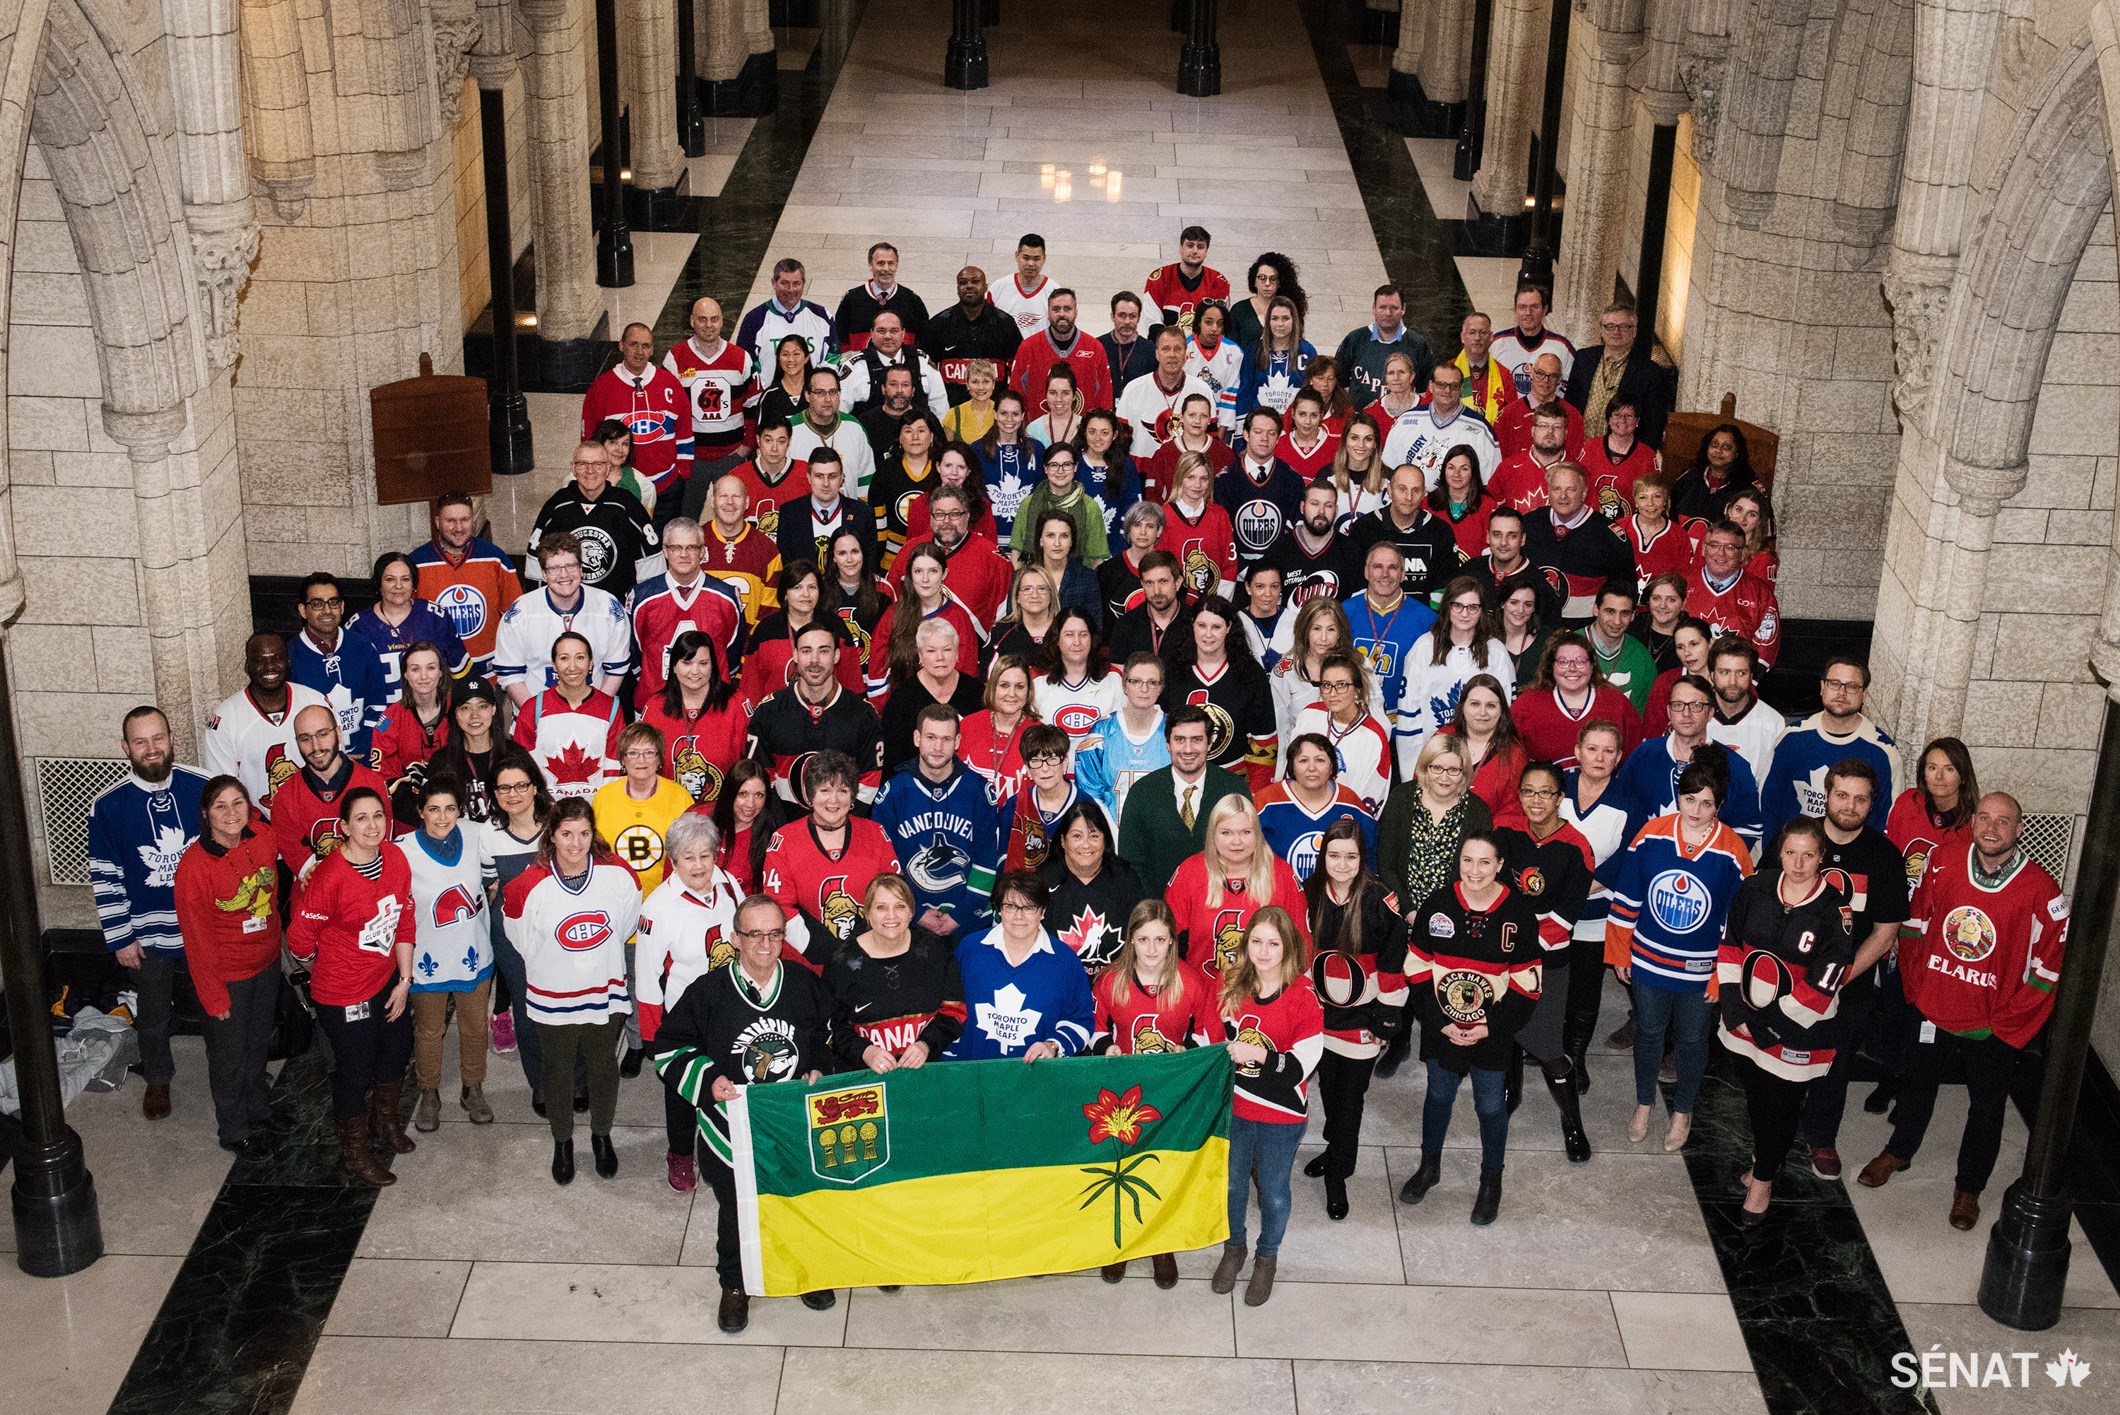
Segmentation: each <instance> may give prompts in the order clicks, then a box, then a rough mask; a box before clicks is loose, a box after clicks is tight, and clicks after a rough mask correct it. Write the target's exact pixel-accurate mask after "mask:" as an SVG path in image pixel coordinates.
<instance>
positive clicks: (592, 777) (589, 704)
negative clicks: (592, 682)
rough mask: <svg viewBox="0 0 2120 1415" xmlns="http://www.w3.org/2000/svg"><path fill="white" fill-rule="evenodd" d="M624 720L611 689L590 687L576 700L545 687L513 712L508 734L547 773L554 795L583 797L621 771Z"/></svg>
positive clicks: (591, 793) (587, 796) (557, 796)
mask: <svg viewBox="0 0 2120 1415" xmlns="http://www.w3.org/2000/svg"><path fill="white" fill-rule="evenodd" d="M625 725H626V715H625V714H624V713H623V712H621V711H620V710H619V706H618V701H617V699H615V698H613V697H612V696H611V695H610V694H609V693H604V692H599V691H598V690H597V689H595V688H591V689H590V690H589V695H588V696H587V697H585V698H583V699H582V700H581V702H580V703H579V704H574V703H569V702H568V701H567V700H566V699H565V698H563V697H561V696H560V692H559V689H557V688H547V689H545V691H543V692H542V693H539V694H538V695H537V696H536V697H534V698H532V699H531V700H530V701H529V702H527V703H524V704H523V706H522V708H521V710H520V711H518V712H517V713H516V715H515V731H514V733H513V734H512V735H513V737H514V738H515V744H516V745H517V746H519V747H521V748H523V749H524V750H526V751H528V752H529V753H530V755H531V757H533V758H534V759H535V760H536V762H537V765H538V770H540V771H542V772H543V773H544V774H545V785H546V787H547V788H548V789H549V790H550V791H551V792H552V799H553V800H555V801H564V800H567V799H569V798H570V797H576V796H579V797H582V798H583V799H587V798H589V797H592V796H594V795H595V794H596V793H597V790H598V789H599V788H600V787H602V786H603V784H604V783H605V782H606V781H609V780H611V779H612V778H613V777H615V776H617V775H618V774H619V766H618V733H619V729H620V728H622V727H624V726H625Z"/></svg>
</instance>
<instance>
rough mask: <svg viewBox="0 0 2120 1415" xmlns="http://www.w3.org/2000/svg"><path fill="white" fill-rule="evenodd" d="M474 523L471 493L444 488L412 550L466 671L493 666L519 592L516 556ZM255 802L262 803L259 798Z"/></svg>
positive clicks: (426, 592) (422, 585) (425, 595)
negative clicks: (422, 540) (429, 531)
mask: <svg viewBox="0 0 2120 1415" xmlns="http://www.w3.org/2000/svg"><path fill="white" fill-rule="evenodd" d="M477 524H478V521H477V517H476V516H475V515H474V514H473V508H472V505H471V498H470V497H468V496H466V495H465V494H464V493H463V492H460V491H445V492H443V493H442V494H441V495H440V496H437V497H436V498H435V499H434V518H433V526H434V536H433V539H431V540H430V541H428V543H427V544H425V545H423V546H421V547H420V548H419V549H417V550H415V551H413V552H412V554H411V556H410V557H409V558H410V559H411V561H412V573H413V574H414V576H416V577H417V578H416V579H415V580H414V581H413V588H412V592H413V593H414V594H416V595H418V596H419V597H420V598H421V599H424V600H426V601H427V602H428V603H429V604H431V605H433V606H434V610H435V613H437V614H440V615H441V616H442V617H443V618H445V619H447V620H448V621H449V626H450V627H451V628H452V629H455V630H456V636H457V638H459V639H461V640H463V643H464V648H465V649H466V650H467V651H468V652H469V653H470V654H471V671H472V673H473V674H475V675H476V676H478V677H481V678H485V677H488V676H490V675H491V674H492V672H493V640H494V636H495V635H496V634H498V633H499V632H500V627H501V616H502V615H503V614H506V613H507V612H508V606H509V605H511V604H513V603H515V601H516V599H517V598H518V597H519V596H520V595H521V594H522V592H523V582H522V581H521V580H520V579H518V578H517V577H516V570H515V561H514V560H512V559H511V558H509V555H508V552H506V551H505V550H502V549H501V548H500V547H499V546H497V545H495V544H494V543H493V542H492V541H490V540H486V539H483V538H482V537H479V536H476V535H473V534H472V529H473V527H475V526H476V525H477ZM260 804H263V803H262V802H261V803H260Z"/></svg>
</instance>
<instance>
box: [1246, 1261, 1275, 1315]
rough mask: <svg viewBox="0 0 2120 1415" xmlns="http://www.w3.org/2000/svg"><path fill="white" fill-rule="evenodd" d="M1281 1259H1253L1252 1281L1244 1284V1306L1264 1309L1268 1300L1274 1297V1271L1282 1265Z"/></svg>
mask: <svg viewBox="0 0 2120 1415" xmlns="http://www.w3.org/2000/svg"><path fill="white" fill-rule="evenodd" d="M1280 1262H1281V1260H1280V1259H1279V1258H1264V1257H1261V1258H1253V1259H1252V1260H1251V1281H1249V1282H1247V1283H1245V1284H1244V1305H1245V1306H1247V1307H1263V1306H1265V1305H1266V1299H1267V1298H1269V1297H1271V1296H1273V1270H1274V1269H1275V1268H1276V1267H1278V1266H1279V1265H1280Z"/></svg>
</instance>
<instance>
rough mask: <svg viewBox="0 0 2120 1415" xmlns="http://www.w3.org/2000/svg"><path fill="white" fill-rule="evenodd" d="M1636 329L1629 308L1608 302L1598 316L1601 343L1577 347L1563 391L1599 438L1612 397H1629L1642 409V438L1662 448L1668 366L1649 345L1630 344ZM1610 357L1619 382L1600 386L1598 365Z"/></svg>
mask: <svg viewBox="0 0 2120 1415" xmlns="http://www.w3.org/2000/svg"><path fill="white" fill-rule="evenodd" d="M1637 328H1638V323H1637V321H1636V319H1635V317H1634V311H1633V309H1631V308H1630V307H1628V306H1626V305H1607V306H1606V307H1605V312H1604V314H1603V315H1602V316H1600V318H1599V320H1598V332H1599V333H1600V334H1601V335H1603V336H1604V343H1603V345H1602V346H1600V347H1598V348H1594V349H1579V350H1577V351H1576V354H1575V367H1574V368H1573V369H1571V370H1569V373H1568V387H1567V391H1566V393H1565V394H1564V396H1565V397H1566V398H1567V400H1568V401H1569V402H1570V403H1572V404H1574V405H1575V407H1576V408H1578V409H1580V410H1581V412H1582V414H1583V435H1584V436H1585V437H1586V438H1588V437H1603V436H1604V435H1605V409H1606V408H1608V407H1610V406H1611V404H1612V401H1613V400H1614V399H1615V398H1625V399H1627V400H1628V401H1630V402H1632V403H1633V404H1634V406H1635V407H1636V408H1639V409H1640V410H1641V417H1642V425H1641V440H1642V441H1644V442H1646V443H1648V444H1649V445H1650V446H1651V447H1657V448H1661V447H1662V446H1663V445H1664V421H1665V419H1667V418H1669V417H1670V416H1671V399H1672V388H1671V384H1672V377H1671V371H1670V370H1669V369H1666V368H1662V367H1659V366H1658V364H1657V362H1656V361H1655V360H1654V359H1652V358H1650V357H1649V351H1648V350H1647V349H1637V348H1635V347H1634V335H1635V331H1636V329H1637ZM1614 360H1616V361H1617V362H1618V364H1619V369H1620V372H1619V376H1618V382H1617V383H1614V382H1613V381H1612V379H1611V378H1610V377H1609V376H1608V377H1607V378H1606V379H1605V380H1603V386H1602V387H1600V381H1599V379H1598V370H1599V369H1601V368H1604V367H1606V366H1607V364H1608V362H1610V361H1614ZM1593 392H1595V393H1597V394H1598V395H1599V397H1598V399H1597V406H1596V407H1595V408H1593V407H1592V406H1591V394H1592V393H1593Z"/></svg>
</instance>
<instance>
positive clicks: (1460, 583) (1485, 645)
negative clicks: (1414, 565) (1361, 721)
mask: <svg viewBox="0 0 2120 1415" xmlns="http://www.w3.org/2000/svg"><path fill="white" fill-rule="evenodd" d="M1477 673H1484V674H1487V675H1488V676H1489V677H1491V678H1493V679H1494V681H1495V682H1496V683H1498V684H1500V685H1501V688H1502V695H1503V698H1504V699H1505V700H1506V699H1507V697H1508V695H1509V694H1510V693H1511V692H1513V691H1515V688H1516V674H1515V670H1514V669H1513V668H1511V666H1510V663H1509V649H1508V646H1507V645H1506V644H1504V643H1503V642H1502V629H1501V624H1500V622H1499V621H1498V620H1497V619H1496V618H1495V616H1494V613H1493V611H1492V610H1490V609H1488V608H1487V599H1486V596H1485V595H1484V594H1482V593H1481V591H1480V582H1479V581H1478V580H1475V579H1473V578H1472V577H1471V576H1470V575H1459V576H1457V577H1456V578H1454V579H1453V580H1451V582H1450V583H1449V584H1448V585H1445V586H1444V587H1443V618H1442V622H1440V623H1438V624H1437V625H1436V626H1435V627H1434V628H1433V629H1430V630H1429V631H1428V632H1427V633H1425V634H1423V635H1421V637H1420V638H1418V639H1415V640H1414V641H1413V649H1412V651H1411V652H1409V653H1408V654H1407V655H1406V684H1405V687H1404V688H1403V689H1401V690H1400V693H1399V704H1398V707H1399V715H1398V721H1397V723H1396V724H1395V726H1394V727H1393V729H1392V730H1393V732H1394V733H1395V734H1396V741H1397V746H1398V760H1399V774H1400V775H1401V776H1409V775H1411V774H1412V772H1413V764H1414V762H1415V761H1416V760H1417V759H1418V758H1419V757H1420V754H1421V743H1422V742H1423V741H1425V740H1426V739H1427V737H1428V734H1429V733H1431V732H1439V731H1441V730H1442V729H1443V728H1445V727H1447V726H1448V725H1449V724H1450V721H1451V719H1452V718H1454V717H1455V716H1456V715H1457V707H1458V699H1459V698H1460V697H1461V696H1462V695H1463V694H1464V691H1465V684H1466V682H1467V681H1468V680H1470V679H1471V678H1472V676H1473V675H1474V674H1477Z"/></svg>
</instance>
